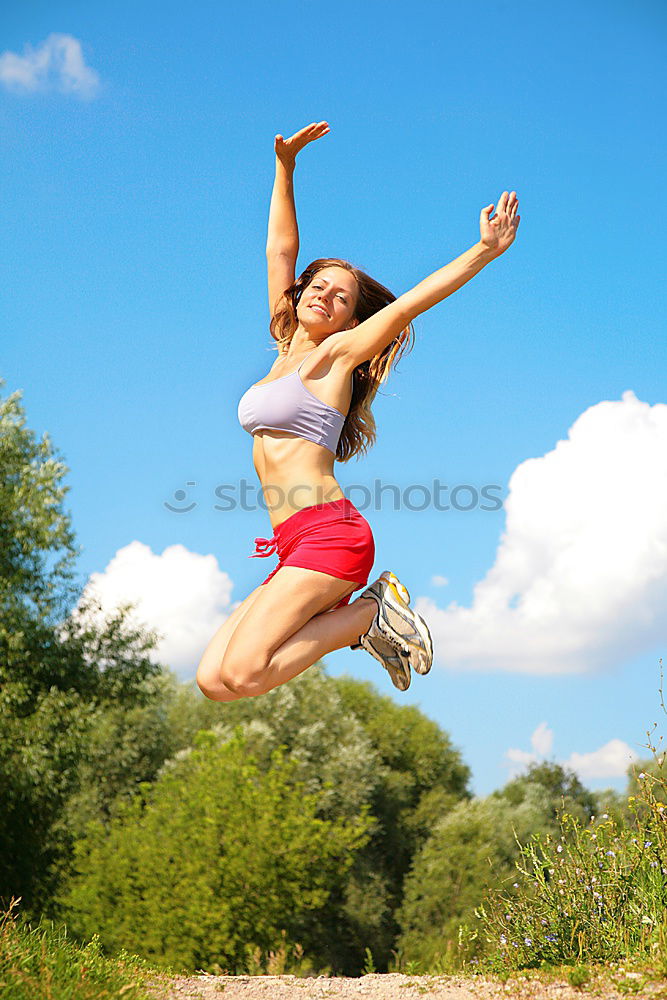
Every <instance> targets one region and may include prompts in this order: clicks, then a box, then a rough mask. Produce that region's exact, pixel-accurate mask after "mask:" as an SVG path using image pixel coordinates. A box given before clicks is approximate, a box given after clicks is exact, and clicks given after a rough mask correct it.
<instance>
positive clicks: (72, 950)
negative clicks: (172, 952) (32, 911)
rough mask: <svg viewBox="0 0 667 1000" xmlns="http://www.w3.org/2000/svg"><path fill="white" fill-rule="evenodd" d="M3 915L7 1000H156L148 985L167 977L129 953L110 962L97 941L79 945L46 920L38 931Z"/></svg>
mask: <svg viewBox="0 0 667 1000" xmlns="http://www.w3.org/2000/svg"><path fill="white" fill-rule="evenodd" d="M17 906H18V900H14V899H13V900H12V902H11V904H10V906H9V909H8V910H6V911H5V912H4V913H2V914H0V997H2V1000H149V998H152V1000H154V998H155V994H154V993H149V992H148V989H147V983H148V982H151V981H152V982H155V981H156V980H157V979H158V978H160V977H162V976H163V975H164V972H158V971H157V970H155V969H153V968H151V967H150V966H149V965H148V964H147V963H146V962H145V961H144V960H143V959H141V958H138V957H137V956H135V955H130V954H128V953H127V952H124V951H123V952H120V954H119V955H117V956H115V957H113V958H108V957H106V956H105V955H103V954H102V948H101V945H100V942H99V939H98V938H97V936H93V938H92V939H91V940H90V941H89V942H88V943H87V944H83V945H81V944H77V943H75V942H73V941H72V940H70V939H69V938H68V936H67V928H66V927H65V925H64V924H61V925H60V926H56V925H54V924H53V923H52V922H51V921H46V920H40V922H39V923H38V924H37V925H36V926H34V927H32V926H31V925H30V924H29V923H28V922H27V921H25V920H24V919H23V918H22V917H21V916H19V915H18V913H17V912H16V910H17Z"/></svg>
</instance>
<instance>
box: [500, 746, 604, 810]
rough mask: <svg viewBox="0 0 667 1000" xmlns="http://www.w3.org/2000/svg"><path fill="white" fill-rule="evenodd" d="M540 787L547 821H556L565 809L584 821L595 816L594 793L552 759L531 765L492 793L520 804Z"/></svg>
mask: <svg viewBox="0 0 667 1000" xmlns="http://www.w3.org/2000/svg"><path fill="white" fill-rule="evenodd" d="M538 789H541V791H542V803H543V812H544V817H545V819H546V820H547V821H549V820H550V821H551V822H552V823H557V822H558V817H559V816H560V815H561V813H562V812H563V811H564V810H565V811H567V812H568V813H569V814H570V815H572V816H577V817H578V818H579V819H581V820H582V821H584V822H588V820H589V819H590V818H591V816H594V815H595V811H596V799H595V796H594V795H593V793H592V792H590V791H589V790H588V789H587V788H585V787H584V785H582V783H581V781H580V780H579V778H578V777H577V775H576V774H575V773H574V771H570V770H568V769H567V768H564V767H562V766H561V765H560V764H555V763H553V762H548V761H543V762H541V763H539V764H537V763H533V764H531V765H530V766H529V768H528V770H527V771H526V772H525V773H524V774H521V775H519V777H517V778H514V779H513V780H512V781H508V783H507V784H506V785H505V786H504V787H503V788H501V789H499V790H498V791H496V792H493V793H492V794H493V797H494V798H502V799H506V800H507V801H508V802H509V803H510V804H511V805H513V806H518V805H520V804H521V803H523V802H524V801H525V800H526V796H528V795H530V796H533V797H534V796H535V793H536V791H537V790H538Z"/></svg>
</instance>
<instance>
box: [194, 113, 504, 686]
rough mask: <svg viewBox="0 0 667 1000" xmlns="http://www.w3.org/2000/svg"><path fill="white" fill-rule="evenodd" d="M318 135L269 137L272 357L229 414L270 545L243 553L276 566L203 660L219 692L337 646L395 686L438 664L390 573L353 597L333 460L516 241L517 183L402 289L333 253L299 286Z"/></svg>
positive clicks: (260, 682)
mask: <svg viewBox="0 0 667 1000" xmlns="http://www.w3.org/2000/svg"><path fill="white" fill-rule="evenodd" d="M327 132H329V126H328V124H327V123H326V122H319V123H314V124H312V125H308V126H306V128H303V129H301V130H300V131H299V132H296V133H295V134H294V135H293V136H292V137H291V138H289V139H283V137H282V136H281V135H277V136H276V138H275V153H276V176H275V183H274V187H273V194H272V197H271V205H270V210H269V231H268V240H267V247H266V256H267V263H268V280H269V308H270V312H271V323H270V332H271V335H272V336H273V338H274V339H275V341H276V344H277V350H278V356H277V358H276V360H275V361H274V363H273V366H272V368H271V370H270V372H269V374H268V375H267V376H266V377H265V378H263V379H262V380H261V381H260V382H256V383H255V384H254V385H251V386H250V388H249V389H248V391H247V392H246V393H245V394H244V396H243V397H242V399H241V401H240V403H239V408H238V416H239V420H240V422H241V425H242V427H243V428H244V429H245V430H246V431H248V432H249V433H250V434H252V435H253V462H254V466H255V470H256V472H257V475H258V477H259V480H260V483H261V486H262V491H263V495H264V498H265V502H266V504H267V509H268V510H269V512H270V520H271V526H272V528H273V536H272V537H271V538H269V539H267V538H256V539H255V552H253V553H252V555H253V556H256V557H261V556H267V555H270V554H272V553H273V552H274V551H276V550H277V555H278V565H277V567H276V568H275V569H274V570H273V571H272V572H271V573H270V574H269V575H268V577H267V578H266V580H264V582H263V583H261V584H260V585H259V586H258V587H256V588H255V589H254V590H253V591H252V592H251V593H250V594H249V595H248V597H246V599H245V600H244V601H242V602H241V604H240V605H239V606H238V607H237V608H236V609H235V610H234V611H233V612H232V614H231V615H230V616H229V618H228V619H227V620H226V621H225V623H224V624H223V625H222V626H221V627H220V628H219V629H218V631H217V632H216V634H215V635H214V636H213V638H212V639H211V641H210V643H209V644H208V646H207V648H206V650H205V652H204V655H203V656H202V659H201V662H200V664H199V667H198V670H197V683H198V685H199V687H200V688H201V690H202V691H203V692H204V694H205V695H206V696H207V697H208V698H211V699H212V700H213V701H236V700H238V699H239V698H248V697H250V698H252V697H256V696H257V695H261V694H265V693H266V692H267V691H271V690H272V689H273V688H275V687H278V686H279V685H280V684H284V683H285V682H286V681H289V680H291V679H292V678H293V677H296V675H297V674H300V673H302V672H303V671H304V670H306V669H307V668H308V667H309V666H311V665H312V664H313V663H315V662H316V660H319V659H320V658H321V657H323V656H325V655H326V654H327V653H330V652H332V651H333V650H335V649H342V648H343V647H344V646H349V647H350V648H351V649H365V650H367V651H368V652H369V653H370V654H371V655H372V656H374V657H375V659H376V660H378V661H379V662H380V663H381V664H382V666H383V667H385V669H386V670H387V671H388V672H389V675H390V677H391V679H392V682H393V683H394V685H395V686H396V687H397V688H399V690H401V691H405V690H406V689H407V688H408V686H409V685H410V679H411V669H412V670H415V671H416V672H417V673H419V674H426V673H428V671H429V670H430V668H431V663H432V661H433V648H432V643H431V636H430V634H429V630H428V627H427V625H426V623H425V622H424V620H423V619H422V618H421V617H420V616H419V615H418V614H417V613H416V612H415V611H413V609H412V608H411V607H410V603H409V602H410V595H409V593H408V591H407V589H406V588H405V586H404V585H403V584H402V583H401V582H400V580H399V579H398V578H397V576H396V575H395V574H394V573H392V572H390V571H388V570H386V571H385V572H383V573H381V574H380V576H379V577H378V579H377V580H375V581H374V582H373V583H372V584H371V585H370V586H369V587H367V588H366V589H365V590H364V591H363V593H362V594H361V596H360V597H358V598H357V599H356V600H355V601H353V602H352V603H351V604H350V603H349V602H350V597H351V595H352V594H353V593H354V591H356V590H359V588H361V587H365V586H366V584H367V582H368V577H369V575H370V572H371V569H372V567H373V563H374V560H375V545H374V541H373V533H372V531H371V528H370V525H369V524H368V522H367V521H366V519H365V518H364V517H363V516H362V515H361V514H360V512H359V511H358V510H357V508H356V507H355V506H354V504H352V503H351V502H350V501H349V500H348V499H347V498H346V497H345V496H344V494H343V491H342V490H341V488H340V486H339V485H338V483H337V481H336V478H335V476H334V470H333V466H334V461H336V459H337V460H338V461H339V462H346V461H348V460H349V459H350V458H351V457H352V456H353V455H358V454H364V453H365V452H366V451H367V450H368V448H369V447H370V446H371V445H372V444H373V443H374V441H375V437H376V434H375V421H374V419H373V416H372V413H371V410H370V406H371V403H372V401H373V399H374V397H375V395H376V393H377V391H378V388H379V386H380V385H381V384H382V383H383V382H384V381H385V380H386V378H387V376H388V374H389V371H390V369H391V367H392V365H393V364H394V362H395V361H396V360H397V358H399V357H400V356H401V355H402V354H403V353H404V351H405V349H406V347H408V346H409V347H410V348H411V347H412V343H413V328H412V321H413V320H414V319H415V317H416V316H419V315H420V314H421V313H423V312H425V311H426V310H427V309H431V308H432V307H433V306H434V305H436V304H437V303H438V302H442V300H443V299H445V298H447V296H448V295H451V294H452V292H455V291H456V290H457V289H458V288H461V286H462V285H464V284H465V283H466V282H467V281H469V280H470V279H471V278H472V277H473V276H474V275H475V274H477V273H478V272H479V271H481V270H482V268H483V267H485V266H486V265H487V264H488V263H489V262H490V261H492V260H495V258H496V257H499V256H500V255H501V254H502V253H504V252H505V250H507V248H508V247H509V246H511V244H512V242H513V241H514V238H515V236H516V231H517V227H518V225H519V220H520V217H519V215H518V214H517V210H518V206H519V202H518V199H517V196H516V192H515V191H512V192H511V193H510V192H508V191H503V193H502V194H501V196H500V199H499V201H498V204H497V206H496V213H495V215H494V217H493V218H490V215H491V212H492V211H493V208H494V206H493V204H491V205H487V206H486V208H483V209H482V211H481V214H480V239H479V242H478V243H475V245H474V246H472V247H471V248H470V249H469V250H466V251H465V252H464V253H462V254H461V256H460V257H457V258H456V259H455V260H453V261H452V262H451V263H450V264H447V266H446V267H443V268H441V269H440V270H439V271H436V272H435V273H434V274H431V275H429V277H427V278H425V279H424V280H423V281H421V282H420V283H419V284H418V285H416V286H415V287H414V288H412V289H410V290H409V291H407V292H405V293H404V294H403V295H401V296H399V298H396V297H395V296H394V295H392V293H391V292H390V291H389V290H388V289H387V288H385V287H384V286H383V285H381V284H379V282H377V281H375V280H374V279H373V278H370V277H369V276H368V275H367V274H365V273H364V272H363V271H360V270H359V269H358V268H356V267H353V265H352V264H350V263H349V262H348V261H346V260H340V259H338V258H332V257H327V258H321V259H319V260H315V261H313V262H312V263H311V264H309V265H308V267H307V268H306V269H305V270H304V271H303V272H302V273H301V274H300V275H299V277H298V278H296V280H295V275H296V260H297V255H298V251H299V232H298V228H297V221H296V209H295V205H294V189H293V175H294V169H295V165H296V158H297V155H298V154H299V153H300V152H301V150H302V149H303V148H304V146H306V145H307V144H308V143H310V142H313V141H314V140H315V139H319V138H321V137H322V136H324V135H326V134H327Z"/></svg>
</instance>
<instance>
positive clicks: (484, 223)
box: [332, 191, 521, 368]
mask: <svg viewBox="0 0 667 1000" xmlns="http://www.w3.org/2000/svg"><path fill="white" fill-rule="evenodd" d="M493 208H494V206H493V204H491V205H487V206H486V208H483V209H482V211H481V212H480V219H479V229H480V238H479V241H478V242H477V243H475V245H474V246H472V247H470V249H469V250H466V251H465V252H464V253H462V254H461V255H460V256H459V257H457V258H456V259H455V260H453V261H451V262H450V263H449V264H446V265H445V267H441V268H440V270H439V271H435V272H434V273H433V274H429V276H428V277H427V278H424V280H423V281H420V282H419V284H418V285H415V287H414V288H411V289H410V290H409V291H407V292H404V294H403V295H399V297H398V298H397V299H395V300H394V301H393V302H390V303H389V305H387V306H385V307H384V308H383V309H380V310H379V312H376V313H374V314H373V315H372V316H370V317H369V318H368V319H366V320H364V321H363V323H360V324H359V325H358V326H356V327H354V328H353V330H352V331H345V332H343V333H339V334H334V335H333V336H334V337H335V340H336V343H335V350H336V354H337V356H338V357H344V358H345V359H346V361H347V362H348V364H349V367H350V368H355V367H356V366H357V365H359V364H361V363H362V361H368V360H369V359H370V358H372V357H374V355H376V354H379V353H380V352H381V351H383V350H384V348H385V347H387V346H388V345H389V344H390V343H391V342H392V340H395V339H396V338H397V337H398V336H399V335H400V334H401V333H402V331H403V330H404V329H405V328H406V327H407V325H408V323H411V322H412V321H413V319H415V317H417V316H419V314H420V313H423V312H426V310H427V309H431V308H432V307H433V306H434V305H437V303H438V302H442V300H443V299H446V298H447V296H448V295H451V294H452V293H453V292H455V291H456V290H457V289H459V288H461V286H462V285H465V283H466V282H467V281H470V279H471V278H473V277H474V276H475V275H476V274H477V273H478V272H479V271H481V270H482V268H483V267H486V265H487V264H489V263H490V262H491V261H492V260H495V259H496V257H500V255H501V254H503V253H505V251H506V250H507V249H508V248H509V247H510V246H511V245H512V243H513V242H514V238H515V236H516V231H517V228H518V226H519V222H520V221H521V216H520V215H518V214H517V213H518V208H519V199H518V198H517V195H516V191H512V192H511V193H510V192H509V191H503V193H502V195H501V196H500V200H499V202H498V206H497V208H496V214H495V216H494V217H493V218H492V219H490V218H489V216H490V214H491V212H492V211H493ZM332 346H333V345H332Z"/></svg>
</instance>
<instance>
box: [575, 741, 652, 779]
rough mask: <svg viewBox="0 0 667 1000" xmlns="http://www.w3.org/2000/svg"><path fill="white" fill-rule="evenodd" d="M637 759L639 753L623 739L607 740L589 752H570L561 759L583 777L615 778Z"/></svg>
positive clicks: (622, 773) (624, 772)
mask: <svg viewBox="0 0 667 1000" xmlns="http://www.w3.org/2000/svg"><path fill="white" fill-rule="evenodd" d="M636 760H639V754H638V753H636V751H634V750H633V749H632V747H629V746H628V744H627V743H624V742H623V740H609V743H605V745H604V746H603V747H600V748H599V749H598V750H593V751H591V753H572V754H570V756H569V757H568V759H567V760H564V761H563V767H569V768H571V769H572V770H573V771H576V773H577V774H578V775H579V777H580V778H581V779H584V778H617V777H621V776H622V775H624V774H626V772H627V770H628V768H629V766H630V764H632V763H634V761H636Z"/></svg>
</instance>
